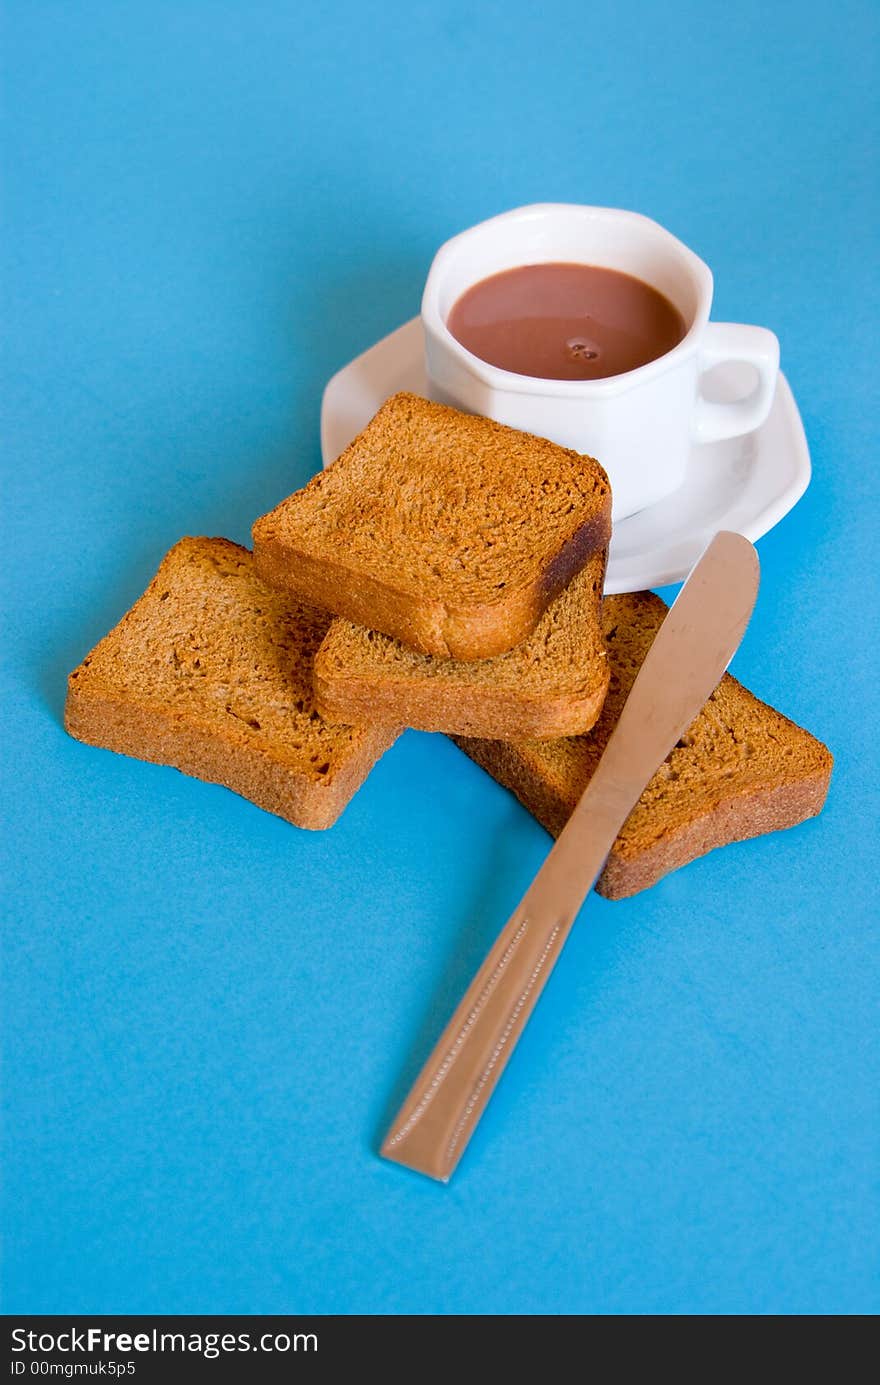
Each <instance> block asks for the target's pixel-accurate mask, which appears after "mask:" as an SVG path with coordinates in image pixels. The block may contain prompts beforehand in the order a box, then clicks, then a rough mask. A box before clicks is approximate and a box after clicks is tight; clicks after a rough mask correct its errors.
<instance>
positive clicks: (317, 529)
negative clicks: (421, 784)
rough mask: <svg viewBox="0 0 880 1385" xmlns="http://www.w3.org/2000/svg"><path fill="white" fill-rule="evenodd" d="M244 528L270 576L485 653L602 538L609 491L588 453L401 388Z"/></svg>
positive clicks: (348, 611) (349, 614) (368, 615)
mask: <svg viewBox="0 0 880 1385" xmlns="http://www.w3.org/2000/svg"><path fill="white" fill-rule="evenodd" d="M253 534H254V557H255V560H256V564H257V572H258V574H259V576H261V577H262V578H264V580H265V581H267V582H269V583H270V584H271V585H273V586H276V587H280V588H282V589H286V590H289V591H292V592H294V593H295V594H296V595H298V596H300V597H302V599H303V600H305V601H308V602H310V603H313V604H314V605H316V606H320V607H322V608H324V609H326V610H329V611H333V612H335V613H336V614H337V615H341V616H345V617H346V618H347V619H348V620H351V621H353V622H354V623H355V624H357V625H364V626H366V627H367V628H369V629H371V630H379V631H381V632H382V633H383V634H386V635H391V636H393V637H394V638H395V639H399V640H401V641H402V642H403V643H404V644H406V645H409V646H410V648H412V649H415V650H418V651H419V652H420V653H422V654H437V655H441V656H443V657H446V658H454V659H486V658H491V657H492V656H493V655H495V654H503V653H504V652H505V651H506V650H508V649H512V648H513V647H514V645H517V644H520V643H521V642H522V641H523V640H524V639H525V638H526V637H527V636H528V635H530V634H531V633H532V631H533V630H534V628H535V626H536V625H537V623H538V621H539V620H540V618H541V616H542V615H543V613H544V611H545V610H546V609H547V607H548V605H549V604H550V602H551V601H552V600H553V598H554V597H555V596H557V595H558V594H559V593H560V592H561V591H562V590H563V589H564V588H565V587H566V586H567V585H568V583H569V582H570V581H571V579H572V577H574V576H575V574H576V573H577V572H579V571H580V570H581V568H582V567H584V565H585V564H586V563H587V561H588V560H589V559H590V558H591V557H592V556H593V554H595V553H597V552H598V551H599V550H600V549H603V548H605V547H606V546H607V544H608V540H609V537H610V534H611V488H610V486H609V483H608V478H607V476H606V475H605V472H604V471H603V470H602V468H601V467H600V466H599V464H598V462H595V461H593V460H592V458H590V457H582V456H580V455H579V454H578V453H577V452H572V451H569V450H568V449H566V448H564V447H558V446H557V445H556V444H555V443H552V442H548V441H547V440H546V439H545V438H538V437H533V436H532V435H531V434H529V433H520V432H517V430H516V429H513V428H505V427H503V426H502V425H501V424H500V423H493V422H491V421H490V420H489V419H486V418H479V417H475V416H473V415H471V414H463V413H460V412H459V411H458V410H457V409H450V408H447V407H446V406H445V405H443V404H434V403H432V402H431V401H430V400H427V399H421V398H419V396H418V395H414V394H396V395H393V396H392V398H391V399H389V400H387V401H386V403H385V404H383V406H382V408H381V409H380V410H379V412H378V413H377V414H376V416H375V418H374V419H373V420H372V422H370V423H369V424H368V425H367V427H366V428H365V429H364V430H363V432H362V433H361V434H360V435H359V436H358V437H357V438H355V440H354V442H352V443H351V444H350V445H349V446H348V447H347V448H346V449H345V451H344V452H343V453H342V454H341V455H340V456H339V457H337V459H336V461H335V462H333V464H332V465H331V466H330V467H328V468H327V470H326V471H323V472H321V473H320V474H319V475H317V476H315V477H313V478H312V480H311V481H310V482H309V483H308V485H307V486H305V487H304V488H303V489H302V490H300V491H297V492H296V494H295V495H291V496H289V497H288V499H287V500H284V501H282V503H281V504H280V505H279V506H277V508H276V509H274V510H273V511H272V512H271V513H270V514H268V515H264V516H263V517H262V518H261V519H258V520H257V522H256V524H255V525H254V531H253Z"/></svg>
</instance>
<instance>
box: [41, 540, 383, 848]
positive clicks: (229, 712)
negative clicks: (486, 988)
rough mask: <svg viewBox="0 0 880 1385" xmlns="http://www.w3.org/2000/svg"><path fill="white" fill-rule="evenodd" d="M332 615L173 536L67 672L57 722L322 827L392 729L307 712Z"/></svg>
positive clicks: (223, 551) (232, 549)
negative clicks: (112, 623) (136, 590)
mask: <svg viewBox="0 0 880 1385" xmlns="http://www.w3.org/2000/svg"><path fill="white" fill-rule="evenodd" d="M330 620H331V617H330V616H329V615H327V614H325V613H324V612H323V611H316V610H314V609H311V608H309V607H308V606H304V605H302V604H301V603H300V602H298V601H296V600H295V599H293V598H292V597H290V596H286V595H283V594H280V593H278V592H276V591H271V590H270V589H269V588H268V587H266V586H265V585H264V584H263V583H262V582H260V581H259V580H258V579H257V577H256V575H255V573H254V570H253V559H252V556H251V554H250V553H249V552H248V550H247V549H246V548H239V546H238V544H234V543H230V542H229V541H228V540H227V539H206V538H185V539H181V540H180V542H179V543H177V544H175V546H174V548H172V549H171V551H170V552H169V553H168V554H167V555H166V556H165V558H164V559H163V560H162V564H161V566H160V568H159V571H158V572H157V574H156V576H155V577H154V578H153V581H152V582H151V583H150V585H149V587H148V588H147V590H146V591H145V593H144V595H143V596H142V597H141V598H140V599H139V600H138V601H136V602H135V604H134V606H133V607H132V608H131V610H130V611H129V612H128V614H127V615H125V616H123V618H122V620H121V621H120V623H119V624H118V625H117V626H116V627H115V629H113V630H111V631H110V633H109V634H108V635H106V636H105V637H104V639H103V640H101V642H100V644H98V645H96V647H95V648H94V649H93V650H92V652H91V654H89V655H88V656H87V657H86V658H85V659H84V660H83V661H82V663H81V664H80V665H79V667H78V668H76V669H74V671H73V673H71V675H70V678H69V680H68V692H67V704H66V707H65V717H64V720H65V726H66V727H67V730H68V731H69V732H70V734H71V735H72V736H75V737H76V738H77V740H81V741H86V742H88V743H89V744H90V745H98V746H104V747H105V748H106V749H108V750H116V751H119V752H120V753H121V754H123V755H133V756H136V757H137V758H138V759H141V760H152V761H154V762H156V763H158V764H163V765H173V766H174V767H175V768H176V769H179V770H183V772H184V773H185V774H192V775H194V776H195V777H196V778H197V779H207V780H209V781H210V782H212V783H215V784H225V785H226V787H227V788H229V789H233V790H234V791H235V792H236V793H239V794H242V795H243V796H244V797H245V798H249V799H250V800H251V801H252V802H254V803H256V804H258V805H259V807H261V808H265V809H267V810H268V811H269V812H270V813H277V814H278V815H279V817H283V818H286V819H287V820H288V821H289V822H292V823H295V824H296V825H297V826H298V827H309V828H324V827H329V826H330V825H331V824H332V823H333V822H334V821H335V820H336V818H337V817H338V815H339V814H340V812H341V811H342V809H343V808H344V807H345V805H346V803H348V801H349V799H350V798H351V797H352V795H353V794H354V793H355V791H356V790H357V789H358V788H359V787H360V785H361V783H362V782H363V780H364V779H365V777H366V775H367V774H368V772H369V770H370V768H371V766H372V765H373V763H374V762H375V761H376V760H377V759H378V758H379V756H380V755H381V754H382V753H383V751H385V750H387V748H388V746H390V745H391V743H392V742H393V741H394V740H395V738H396V736H397V734H398V733H397V731H395V730H393V729H389V728H387V727H383V728H377V727H374V726H368V725H358V726H336V725H330V724H328V723H327V722H326V721H324V719H323V718H322V717H321V716H320V715H319V713H318V712H317V711H316V710H315V707H314V702H313V698H312V664H313V660H314V656H315V652H316V651H317V649H318V646H319V645H320V643H321V640H322V639H323V638H324V635H325V634H326V632H327V627H328V625H329V623H330Z"/></svg>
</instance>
